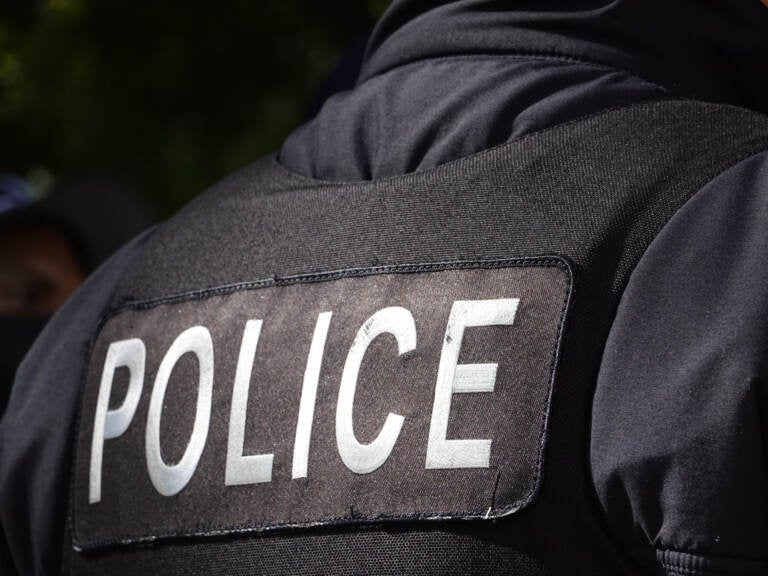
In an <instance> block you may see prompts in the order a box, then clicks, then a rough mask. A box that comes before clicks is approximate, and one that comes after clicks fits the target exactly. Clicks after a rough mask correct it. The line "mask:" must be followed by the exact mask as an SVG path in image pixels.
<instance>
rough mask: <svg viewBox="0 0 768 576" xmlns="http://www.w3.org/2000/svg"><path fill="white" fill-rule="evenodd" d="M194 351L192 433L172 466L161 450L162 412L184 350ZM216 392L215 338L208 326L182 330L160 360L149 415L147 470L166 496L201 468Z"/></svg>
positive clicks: (183, 484) (181, 485)
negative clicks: (195, 388)
mask: <svg viewBox="0 0 768 576" xmlns="http://www.w3.org/2000/svg"><path fill="white" fill-rule="evenodd" d="M187 352H192V353H193V354H195V356H197V361H198V372H199V375H200V376H199V379H198V393H197V411H196V413H195V423H194V426H193V428H192V436H191V437H190V439H189V444H188V445H187V448H186V449H185V450H184V455H183V456H182V458H181V460H179V462H178V463H177V464H174V465H172V466H169V465H168V464H166V463H165V462H163V457H162V455H161V453H160V416H161V414H162V411H163V402H164V400H165V390H166V388H167V387H168V379H169V378H170V376H171V372H172V371H173V368H174V367H175V366H176V363H177V362H178V361H179V358H181V357H182V356H183V355H184V354H186V353H187ZM212 396H213V340H212V339H211V334H210V332H208V329H207V328H205V327H204V326H193V327H192V328H189V329H187V330H185V331H184V332H182V333H181V334H179V336H178V337H177V338H176V340H174V341H173V344H171V347H170V348H169V349H168V352H166V354H165V356H164V357H163V360H162V362H160V367H159V368H158V370H157V376H156V377H155V385H154V388H153V389H152V397H151V398H150V401H149V414H148V415H147V433H146V438H145V441H146V455H147V470H148V472H149V477H150V479H151V480H152V484H153V485H154V486H155V489H156V490H157V491H158V492H159V493H160V494H162V495H163V496H174V495H175V494H178V493H179V492H181V490H183V489H184V487H185V486H186V485H187V484H188V483H189V481H190V479H191V478H192V475H193V474H194V473H195V470H196V469H197V464H198V462H199V461H200V456H201V455H202V453H203V448H204V447H205V441H206V440H207V438H208V426H209V424H210V421H211V401H212Z"/></svg>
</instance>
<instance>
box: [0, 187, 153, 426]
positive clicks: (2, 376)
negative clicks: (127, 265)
mask: <svg viewBox="0 0 768 576" xmlns="http://www.w3.org/2000/svg"><path fill="white" fill-rule="evenodd" d="M0 187H1V188H0V201H2V202H3V206H4V208H5V209H4V210H3V212H2V213H1V214H0V350H2V352H1V353H0V414H1V413H2V412H3V411H4V409H5V403H6V400H7V397H8V394H9V393H10V389H11V384H12V383H13V378H14V375H15V372H16V368H17V366H18V365H19V363H20V362H21V359H22V358H23V357H24V354H26V352H27V350H28V349H29V347H30V346H31V345H32V342H33V341H34V339H35V338H36V337H37V335H38V334H39V332H40V330H42V328H43V326H44V325H45V323H46V322H47V321H48V320H49V319H50V317H51V316H52V315H53V314H54V313H55V312H56V310H57V309H58V308H59V307H60V306H61V305H62V304H63V303H64V302H65V301H66V299H67V298H68V297H69V296H70V294H72V292H74V291H75V290H76V289H77V287H78V286H79V285H80V284H81V283H82V282H83V280H84V279H85V278H86V277H87V276H88V275H89V274H90V273H91V272H93V270H95V269H96V268H97V267H98V266H99V265H101V263H102V262H104V261H105V260H106V259H107V258H108V257H109V256H110V255H111V254H112V252H114V251H115V250H117V248H119V247H120V246H121V245H122V244H124V243H125V242H127V241H128V240H129V239H130V238H132V237H133V236H135V235H136V234H138V233H139V232H140V231H142V230H144V229H145V228H147V227H148V226H149V225H150V224H151V223H152V221H153V219H152V217H151V216H150V212H149V209H148V208H147V207H146V206H145V205H144V203H143V202H142V201H141V200H140V199H139V198H137V197H136V195H135V194H133V192H131V191H130V190H129V189H128V188H126V187H125V186H124V185H122V184H120V183H118V182H115V181H111V180H107V179H99V178H91V179H83V180H81V181H77V182H72V183H70V184H68V185H66V186H63V187H61V188H60V189H57V190H54V191H53V193H52V195H51V196H50V197H49V198H47V199H45V200H41V201H37V202H35V201H33V200H32V199H31V196H30V194H29V192H28V191H27V189H26V184H25V182H24V180H22V179H21V178H18V177H10V176H6V177H4V178H2V179H0Z"/></svg>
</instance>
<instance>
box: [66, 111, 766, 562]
mask: <svg viewBox="0 0 768 576" xmlns="http://www.w3.org/2000/svg"><path fill="white" fill-rule="evenodd" d="M723 142H728V143H729V145H728V146H727V147H724V146H723V145H722V143H723ZM767 145H768V126H766V125H765V121H764V119H762V118H761V117H759V116H755V115H752V114H749V113H747V112H744V111H741V110H738V109H734V108H728V107H717V106H709V105H704V104H699V103H691V102H678V101H669V102H659V103H654V104H648V105H640V106H634V107H630V108H626V109H619V110H615V111H611V112H608V113H606V114H601V115H598V116H595V117H593V118H590V119H586V120H584V121H580V122H576V123H572V124H567V125H563V126H559V127H556V128H554V129H551V130H548V131H543V132H540V133H537V134H535V135H533V136H530V137H527V138H522V139H520V140H518V141H515V142H512V143H510V144H508V145H505V146H502V147H499V148H496V149H493V150H490V151H487V152H484V153H480V154H477V155H474V156H471V157H468V158H466V159H464V160H461V161H459V162H455V163H450V164H446V165H443V166H441V167H439V168H437V169H434V170H430V171H425V172H422V173H419V174H414V175H408V176H405V177H401V178H393V179H385V180H382V181H378V182H372V183H370V184H348V185H332V184H329V183H324V182H318V181H313V180H309V179H306V178H302V177H298V176H296V175H292V174H290V173H288V172H286V171H284V170H283V169H282V168H281V167H280V166H279V165H278V164H276V163H275V161H274V159H273V158H267V159H265V160H263V161H261V162H259V163H257V164H255V165H254V166H252V167H250V168H248V169H246V170H245V171H243V172H241V173H239V174H236V175H234V176H233V177H231V178H229V179H228V180H226V181H225V182H223V183H222V184H221V185H220V186H218V187H216V188H214V189H213V190H212V191H210V192H209V193H207V194H205V195H203V196H201V197H200V198H199V199H198V200H197V201H196V202H194V203H193V204H191V205H190V206H189V207H188V208H187V209H185V210H184V211H183V212H182V213H180V214H179V215H178V216H177V217H176V218H175V219H173V220H171V221H169V222H168V223H167V224H166V225H165V226H164V227H163V228H162V229H160V230H159V231H158V232H157V233H155V234H154V235H153V237H152V239H151V241H150V242H149V243H148V244H147V246H146V248H145V250H144V252H143V254H142V256H141V258H140V260H138V261H136V263H135V265H134V266H132V267H131V269H130V270H129V271H128V272H127V273H126V274H125V275H124V276H123V278H122V279H121V283H120V287H119V290H118V292H117V293H116V294H115V297H114V298H113V301H112V304H111V307H117V306H121V305H125V304H126V303H129V302H131V301H135V300H143V299H151V298H155V297H163V296H168V295H169V294H171V293H183V292H188V291H191V290H201V289H205V288H211V287H215V286H221V285H227V284H233V283H238V282H243V281H247V280H250V279H253V278H264V277H269V276H273V277H275V278H277V279H279V278H281V277H285V276H289V275H292V274H297V273H311V272H318V271H323V270H333V269H339V268H353V267H360V266H367V265H371V264H403V263H411V262H418V261H441V260H462V259H472V258H497V257H502V256H503V257H515V256H531V255H541V254H562V255H564V256H566V257H568V258H569V259H570V260H571V261H572V262H573V266H574V286H575V297H574V300H573V308H572V313H571V316H570V319H569V322H568V326H567V327H566V331H565V333H564V340H563V348H562V356H561V364H560V379H559V380H558V382H556V383H555V394H554V396H553V399H552V405H551V414H550V438H549V445H548V456H547V459H546V460H545V462H544V477H545V478H546V479H547V480H546V482H545V483H544V485H543V487H542V491H541V495H540V497H539V499H538V500H537V502H536V503H535V504H534V505H533V506H531V507H530V508H529V509H527V510H526V511H524V512H523V513H521V514H519V515H513V516H512V517H509V518H504V519H500V520H498V521H497V522H496V523H495V524H493V525H479V526H475V525H472V526H471V527H469V525H468V526H467V527H466V529H467V530H471V533H472V534H473V535H474V537H475V538H477V539H478V540H477V542H478V543H480V542H482V544H479V545H478V546H477V547H475V548H473V550H474V551H473V552H472V554H471V555H469V556H467V557H466V558H465V560H466V562H468V563H473V562H476V561H477V558H478V557H479V556H482V550H483V549H485V547H486V546H506V547H509V548H510V550H514V551H516V552H515V553H517V554H522V555H524V556H527V557H531V558H535V559H536V561H537V562H539V563H541V565H543V566H544V567H545V568H546V569H547V570H548V571H550V572H551V573H553V574H573V573H574V572H576V573H582V574H621V573H632V569H631V568H630V566H629V565H628V564H627V555H626V553H624V552H621V551H620V549H619V548H617V547H616V546H615V544H614V543H613V542H612V541H611V540H610V539H609V537H608V535H607V532H606V530H605V527H604V524H603V520H602V516H601V514H600V513H599V508H598V506H597V503H596V501H595V499H594V496H593V491H592V490H593V488H592V484H591V475H590V470H589V426H590V410H591V394H592V390H593V387H594V383H595V379H596V376H597V373H598V368H599V365H600V359H601V356H602V351H603V347H604V343H605V339H606V338H607V334H608V330H609V328H610V325H611V322H612V320H613V316H614V313H615V310H616V307H617V305H618V300H619V297H620V296H621V294H622V292H623V289H624V286H625V284H626V281H627V280H628V278H629V275H630V273H631V271H632V270H633V268H634V266H635V264H636V263H637V262H638V260H639V259H640V258H641V256H642V254H643V253H644V252H645V250H646V247H647V246H648V244H649V243H650V242H651V241H652V240H653V238H654V237H655V236H656V235H657V234H658V232H659V231H660V230H661V229H662V228H663V226H664V225H665V224H666V222H667V220H668V219H669V218H671V217H672V215H673V214H674V213H675V212H676V211H677V210H678V209H679V207H680V206H682V205H683V204H684V203H685V202H686V201H687V200H688V198H689V197H691V196H692V195H694V194H695V193H696V192H697V191H698V190H699V189H700V188H701V187H703V186H704V185H705V184H706V183H707V182H709V181H710V180H712V179H713V178H714V177H716V176H717V175H718V174H719V173H720V172H722V171H724V170H726V169H727V168H728V167H730V166H732V165H733V164H736V163H738V162H739V161H740V160H741V159H742V158H745V157H748V156H750V155H752V154H754V153H755V152H757V151H760V150H763V149H765V148H766V146H767ZM243 215H247V216H248V217H247V218H244V217H243ZM244 239H247V240H246V241H244ZM225 255H226V256H225ZM560 383H562V384H561V385H559V384H560ZM408 529H409V530H410V531H411V532H412V533H415V532H416V531H419V530H420V529H419V528H418V527H417V526H411V527H409V528H408ZM433 529H434V528H433V527H430V526H424V527H423V530H424V531H426V532H431V531H432V530H433ZM440 529H442V530H446V529H447V528H446V527H441V528H440ZM371 530H372V531H373V532H378V533H380V534H383V533H385V532H386V531H387V529H386V528H384V527H376V526H374V527H372V528H371ZM316 542H317V546H320V541H319V540H318V541H316ZM339 545H340V546H341V544H339ZM310 548H311V549H308V550H307V553H312V549H314V545H310ZM412 552H413V551H412ZM315 553H318V552H317V550H315ZM110 554H114V555H115V556H122V557H124V558H128V557H129V556H130V554H131V551H130V550H126V549H115V550H113V551H111V552H110ZM175 554H176V548H175V546H174V545H164V546H161V545H158V546H156V547H155V549H154V554H148V555H147V556H146V558H147V562H150V561H152V562H157V563H158V564H155V566H157V567H159V566H164V567H166V568H168V569H169V566H170V564H169V562H172V558H173V557H174V555H175ZM88 557H89V556H88V555H87V554H84V555H82V556H79V557H78V562H87V558H88ZM252 562H253V563H254V565H255V564H258V560H257V559H252ZM316 568H317V571H318V572H333V570H334V568H333V566H321V565H319V564H318V565H316ZM180 569H181V568H180Z"/></svg>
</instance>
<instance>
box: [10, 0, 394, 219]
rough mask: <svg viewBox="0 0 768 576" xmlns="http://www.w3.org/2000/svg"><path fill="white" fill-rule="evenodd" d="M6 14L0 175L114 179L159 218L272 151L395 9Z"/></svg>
mask: <svg viewBox="0 0 768 576" xmlns="http://www.w3.org/2000/svg"><path fill="white" fill-rule="evenodd" d="M5 2H6V3H5V4H4V5H3V7H2V9H0V171H12V172H16V173H18V174H20V175H28V174H29V173H30V172H34V171H35V170H38V171H39V170H40V168H41V167H42V168H45V169H46V170H48V171H49V172H51V173H52V174H53V175H54V176H55V177H56V178H57V179H59V180H64V181H66V180H67V179H70V178H73V177H77V176H86V175H94V174H98V175H107V176H111V177H115V178H118V179H121V180H123V181H124V182H126V183H128V184H129V185H131V186H133V187H134V188H135V189H136V190H137V191H138V192H140V193H141V194H142V195H143V196H144V197H145V198H146V199H147V200H148V201H149V202H150V203H151V204H152V205H154V206H155V208H156V209H157V212H158V214H159V215H161V216H165V215H168V214H169V213H172V212H173V211H175V210H176V209H178V207H179V206H181V205H182V204H184V203H185V202H187V201H188V200H189V199H190V198H192V197H193V196H194V195H196V194H198V193H199V192H201V191H202V190H203V189H204V188H206V187H207V186H209V185H210V184H212V183H213V182H215V181H216V180H218V179H220V178H221V177H223V176H224V175H226V174H228V173H230V172H232V171H233V170H236V169H237V168H240V167H242V166H244V165H246V164H248V163H250V162H252V161H253V160H255V159H256V158H258V157H259V156H261V155H263V154H266V153H268V152H271V151H273V150H276V149H277V148H278V146H279V145H280V142H281V141H282V140H283V139H284V138H285V136H286V135H287V134H288V133H289V132H290V131H291V130H292V129H293V128H294V127H296V126H297V125H298V124H300V123H301V122H302V121H303V120H305V119H306V118H305V116H306V113H307V110H308V109H309V106H310V104H311V101H312V97H313V93H314V91H315V89H316V86H317V84H318V82H319V81H320V80H321V79H322V78H323V77H324V76H325V75H326V74H327V73H328V72H329V70H330V69H331V67H332V66H333V64H334V63H335V61H336V60H337V58H338V57H339V55H340V54H341V53H342V51H343V50H344V49H345V47H346V46H348V45H349V43H350V42H352V41H353V40H355V39H356V38H359V37H360V36H362V35H363V34H365V33H366V32H367V31H368V30H369V29H370V27H371V26H372V25H373V22H374V21H375V18H376V17H377V16H378V15H379V14H380V12H381V11H382V10H383V9H384V8H385V5H386V1H382V0H368V1H367V2H361V1H359V0H346V1H341V0H266V1H255V0H252V1H245V0H241V1H219V2H189V1H183V0H165V1H162V2H148V1H138V0H101V1H97V0H90V1H88V0H44V1H43V0H39V1H32V0H16V1H15V2H14V1H13V0H5Z"/></svg>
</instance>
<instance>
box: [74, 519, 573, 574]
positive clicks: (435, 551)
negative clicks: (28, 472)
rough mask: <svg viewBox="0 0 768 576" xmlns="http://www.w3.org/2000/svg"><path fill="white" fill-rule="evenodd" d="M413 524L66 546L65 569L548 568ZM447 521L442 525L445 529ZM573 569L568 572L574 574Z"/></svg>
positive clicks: (480, 541) (467, 537) (461, 535)
mask: <svg viewBox="0 0 768 576" xmlns="http://www.w3.org/2000/svg"><path fill="white" fill-rule="evenodd" d="M441 528H443V529H439V528H437V527H434V526H433V527H430V526H425V527H423V528H420V529H419V530H408V529H403V528H398V527H392V528H390V529H388V530H357V531H355V532H353V533H350V532H348V531H346V532H333V531H327V530H326V531H322V532H311V531H310V532H308V533H303V534H295V535H288V536H264V537H261V538H251V539H245V540H219V541H214V542H210V541H208V542H196V541H191V542H190V541H188V542H180V543H179V544H178V545H176V546H173V547H169V548H167V549H166V554H164V555H163V556H162V557H161V558H158V557H157V551H156V550H155V549H153V548H151V547H149V548H148V547H135V548H133V549H130V550H127V551H125V552H124V553H122V554H113V553H109V552H108V553H104V554H94V555H90V556H81V555H78V554H72V553H71V551H69V552H67V553H66V554H67V557H66V561H67V562H71V563H72V564H71V565H69V566H66V567H65V571H64V572H65V573H74V574H84V575H87V574H147V575H149V574H158V575H160V574H179V575H197V574H208V575H211V576H232V575H234V576H240V575H242V576H251V575H254V576H259V575H273V574H297V575H300V576H309V575H316V576H320V575H323V574H336V575H339V576H358V575H360V574H392V575H395V574H413V575H416V576H441V575H444V574H447V575H454V576H464V575H469V576H483V575H487V574H505V575H509V576H547V575H548V574H549V572H548V571H547V570H546V569H545V568H544V567H543V566H542V565H541V563H540V561H539V560H537V559H536V558H533V557H531V556H528V555H526V554H525V553H522V552H519V551H517V550H515V549H514V548H510V547H509V546H500V545H496V544H493V543H491V542H489V541H487V539H485V538H483V537H482V536H478V535H477V534H476V533H475V532H476V531H475V530H472V529H471V527H467V526H466V525H457V526H447V527H445V526H443V527H441ZM446 528H447V529H446ZM574 573H577V572H571V574H574Z"/></svg>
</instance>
